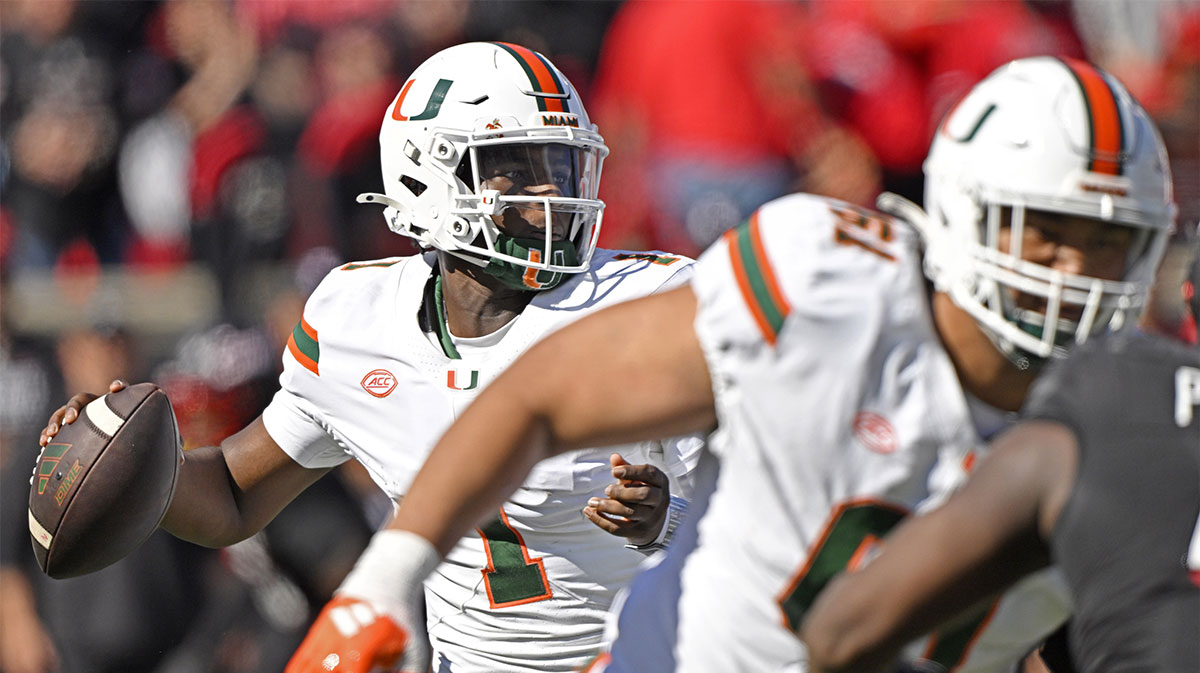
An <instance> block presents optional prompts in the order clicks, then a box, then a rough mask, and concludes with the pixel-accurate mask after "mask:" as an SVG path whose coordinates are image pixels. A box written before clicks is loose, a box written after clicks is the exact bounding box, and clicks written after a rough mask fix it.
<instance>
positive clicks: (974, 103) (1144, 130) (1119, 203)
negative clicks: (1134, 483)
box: [879, 57, 1176, 367]
mask: <svg viewBox="0 0 1200 673" xmlns="http://www.w3.org/2000/svg"><path fill="white" fill-rule="evenodd" d="M924 169H925V212H922V211H921V209H920V208H918V207H917V206H915V205H913V204H911V203H909V202H907V201H905V200H903V199H901V198H900V197H898V196H896V195H894V194H885V195H883V196H881V197H880V199H879V206H880V208H882V209H884V210H888V211H891V212H893V213H895V214H897V215H900V216H901V217H904V218H905V219H908V220H910V221H912V222H913V224H915V225H916V226H917V227H918V229H920V230H921V233H922V237H923V239H924V244H925V272H926V275H927V276H928V277H929V278H930V280H932V281H933V282H934V284H935V286H936V288H937V289H938V290H940V291H944V292H947V293H948V294H949V295H950V297H951V298H952V299H953V300H954V302H955V303H956V304H958V305H959V306H960V307H962V308H963V309H964V310H966V311H967V312H969V313H970V314H971V315H972V316H973V317H974V318H975V319H976V320H977V321H979V323H980V324H981V326H982V327H983V329H984V331H985V332H986V333H987V334H988V336H989V337H990V338H991V339H992V340H993V342H994V343H995V344H996V345H997V347H999V348H1000V350H1002V351H1004V353H1005V354H1006V355H1008V356H1009V358H1010V359H1011V360H1013V362H1015V363H1017V364H1018V366H1022V367H1027V366H1029V364H1030V357H1029V356H1031V355H1032V356H1034V358H1047V357H1049V356H1051V355H1056V354H1062V353H1063V352H1065V350H1066V348H1067V347H1069V346H1070V345H1071V343H1074V342H1082V341H1084V340H1086V339H1087V338H1088V336H1090V335H1093V334H1096V333H1097V332H1099V331H1102V330H1106V329H1117V328H1119V327H1120V326H1121V324H1122V323H1123V322H1125V321H1127V320H1129V319H1130V318H1132V317H1133V316H1134V315H1136V313H1137V312H1138V311H1139V310H1140V309H1141V307H1142V305H1143V304H1144V302H1145V298H1146V296H1147V294H1148V292H1149V288H1150V284H1151V281H1152V279H1153V275H1154V271H1155V268H1156V267H1157V266H1158V262H1159V260H1160V259H1161V257H1162V254H1163V250H1164V248H1165V246H1166V241H1167V237H1168V235H1169V233H1170V231H1171V228H1172V226H1173V223H1174V219H1175V212H1176V208H1175V204H1174V201H1173V198H1172V190H1171V175H1170V168H1169V166H1168V164H1167V155H1166V149H1165V148H1164V146H1163V142H1162V139H1161V138H1160V137H1159V134H1158V131H1157V129H1155V127H1154V124H1153V122H1151V120H1150V118H1149V117H1148V116H1147V114H1146V112H1145V110H1143V109H1142V108H1141V106H1140V105H1138V104H1137V102H1135V101H1134V100H1133V98H1132V97H1131V96H1130V95H1129V93H1128V92H1127V91H1126V90H1125V88H1124V87H1123V86H1122V85H1121V84H1120V83H1119V82H1118V81H1117V80H1116V79H1115V78H1113V77H1112V76H1111V75H1109V74H1107V73H1105V72H1102V71H1100V70H1098V69H1096V68H1095V67H1093V66H1091V65H1089V64H1087V63H1084V62H1082V61H1077V60H1071V59H1064V60H1060V59H1057V58H1050V57H1035V58H1026V59H1021V60H1017V61H1013V62H1011V63H1009V64H1007V65H1005V66H1003V67H1001V68H1000V69H998V70H996V71H995V72H993V73H992V74H991V75H989V76H988V77H987V78H986V79H984V80H983V81H982V82H980V83H979V84H977V85H976V86H975V87H974V89H972V90H971V92H970V93H968V94H967V95H966V97H965V98H963V100H962V101H960V102H959V103H958V104H957V105H956V106H955V107H954V108H953V109H952V110H951V111H950V113H949V114H947V116H946V118H945V119H944V120H943V122H942V124H941V126H940V127H939V128H938V131H937V134H936V136H935V138H934V140H933V144H932V146H931V148H930V150H929V156H928V158H927V159H926V161H925V165H924ZM1005 209H1011V215H1010V222H1011V227H1012V232H1011V237H1010V240H1012V241H1014V243H1013V248H1014V249H1012V250H1008V251H1002V250H1000V248H999V246H998V243H997V241H998V239H999V237H1000V229H1001V223H1002V217H1003V216H1004V215H1006V214H1008V213H1006V212H1005ZM1026 209H1030V210H1037V211H1044V212H1048V213H1062V214H1069V215H1075V216H1083V217H1087V218H1092V219H1095V220H1098V221H1099V222H1098V225H1097V226H1108V225H1107V224H1106V223H1111V224H1112V225H1114V226H1127V227H1132V228H1134V230H1135V232H1136V234H1135V235H1134V236H1133V237H1132V240H1133V243H1132V244H1131V245H1130V247H1129V251H1128V255H1127V257H1126V263H1125V274H1124V277H1123V278H1121V279H1119V280H1106V279H1101V278H1096V277H1091V276H1085V275H1080V274H1074V273H1063V272H1061V271H1058V270H1055V269H1052V268H1050V267H1048V266H1044V265H1042V264H1035V263H1032V262H1029V261H1026V260H1022V259H1021V251H1020V244H1021V240H1022V236H1023V234H1024V231H1023V225H1024V222H1025V212H1026ZM1020 294H1025V295H1028V296H1032V297H1037V298H1039V299H1040V300H1041V302H1044V306H1045V308H1044V310H1037V311H1032V310H1029V309H1022V308H1020V307H1019V306H1018V305H1017V297H1018V295H1020ZM1041 302H1039V303H1041Z"/></svg>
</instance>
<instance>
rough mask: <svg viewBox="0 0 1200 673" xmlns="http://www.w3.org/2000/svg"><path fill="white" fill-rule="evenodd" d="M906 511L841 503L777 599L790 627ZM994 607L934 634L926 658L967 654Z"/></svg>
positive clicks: (947, 660)
mask: <svg viewBox="0 0 1200 673" xmlns="http://www.w3.org/2000/svg"><path fill="white" fill-rule="evenodd" d="M906 515H907V512H905V511H904V510H903V509H902V508H899V507H895V506H892V505H887V504H884V503H881V502H876V501H871V500H851V501H849V502H846V503H842V504H841V505H839V506H838V507H837V509H836V510H834V512H833V515H832V516H831V517H830V518H829V523H828V524H826V526H825V532H824V533H822V534H821V537H820V539H818V540H817V543H816V545H815V546H814V547H813V549H812V550H810V552H809V555H808V561H807V562H806V563H805V565H804V567H803V568H802V569H801V570H800V572H799V574H798V575H797V576H796V578H795V580H793V582H792V584H791V586H790V587H789V588H788V590H787V591H785V592H784V593H783V596H782V597H781V598H780V599H779V607H780V609H782V610H783V615H784V619H785V621H786V623H787V625H788V627H789V628H791V630H792V631H793V632H795V631H796V630H797V629H798V628H799V627H800V622H801V621H802V620H803V619H804V615H805V613H806V612H808V609H809V608H810V607H812V604H813V601H815V600H816V598H817V594H819V593H820V592H821V590H822V589H824V588H825V585H826V584H828V583H829V581H830V580H832V579H833V578H834V576H836V575H837V574H838V573H839V572H841V571H842V570H845V569H855V568H858V567H861V566H862V564H863V563H864V562H865V561H866V557H867V556H868V555H869V554H870V552H871V550H872V548H874V547H875V545H876V543H877V542H878V541H879V540H880V538H882V537H883V536H885V535H886V534H887V533H888V531H890V530H891V529H892V528H894V527H895V526H896V524H898V523H900V520H901V519H903V518H904V517H905V516H906ZM991 611H992V608H991V606H988V607H987V608H985V609H982V610H980V612H979V614H977V615H975V616H973V617H972V618H971V619H968V620H964V621H962V622H959V623H958V624H956V625H955V627H954V628H951V629H945V630H943V631H940V632H938V633H935V634H934V635H933V636H932V638H931V640H930V642H929V646H928V648H927V649H926V651H925V654H924V655H923V656H924V658H925V659H928V660H930V661H934V662H937V663H938V664H940V665H941V666H942V667H943V668H944V669H945V670H952V669H953V668H954V667H955V666H957V665H958V664H960V663H961V662H962V660H963V658H964V657H965V656H966V653H967V649H968V648H969V647H970V645H971V643H972V642H973V641H974V639H975V635H976V634H977V633H978V632H979V631H982V630H983V627H984V625H986V623H987V620H988V617H989V616H990V615H991Z"/></svg>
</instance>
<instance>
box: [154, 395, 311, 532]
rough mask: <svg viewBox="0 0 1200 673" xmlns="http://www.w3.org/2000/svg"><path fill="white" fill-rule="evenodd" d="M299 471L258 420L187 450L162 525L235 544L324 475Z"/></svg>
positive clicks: (255, 530) (260, 528) (297, 465)
mask: <svg viewBox="0 0 1200 673" xmlns="http://www.w3.org/2000/svg"><path fill="white" fill-rule="evenodd" d="M328 471H329V470H328V469H319V470H314V469H309V468H305V467H301V466H300V464H299V463H297V462H296V461H294V460H292V458H291V456H289V455H287V454H286V453H284V451H283V449H281V448H279V445H278V444H276V443H275V440H273V439H271V435H270V434H268V433H267V429H266V427H265V426H264V425H263V421H262V417H261V416H259V417H258V418H256V419H254V421H252V422H251V423H250V424H249V425H247V426H246V427H245V428H243V429H242V430H241V431H240V432H238V433H236V434H234V435H232V436H230V437H228V438H226V439H225V441H223V442H221V445H220V446H205V447H200V448H196V449H192V450H190V451H187V452H186V453H185V454H184V461H183V467H182V468H180V471H179V483H178V484H177V485H176V486H175V496H174V498H173V499H172V500H171V507H170V508H169V509H168V510H167V515H166V517H165V518H164V519H163V523H162V527H163V528H164V529H165V530H167V531H168V532H170V533H171V534H173V535H175V536H177V537H179V538H182V539H184V540H188V541H190V542H195V543H196V544H201V545H205V546H209V547H224V546H227V545H231V544H234V543H236V542H240V541H242V540H244V539H246V538H248V537H250V536H251V535H254V534H255V533H257V532H258V531H260V530H262V529H263V527H264V526H266V525H267V524H268V523H270V522H271V520H272V519H274V518H275V515H277V514H279V511H280V510H282V509H283V508H284V507H285V506H286V505H287V504H288V503H290V502H291V501H292V500H294V499H295V498H296V496H298V495H300V493H301V492H302V491H303V490H304V489H306V488H308V487H309V486H311V485H312V484H313V482H315V481H316V480H317V479H320V478H321V477H322V476H324V475H325V473H326V472H328Z"/></svg>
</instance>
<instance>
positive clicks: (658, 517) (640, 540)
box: [583, 453, 671, 546]
mask: <svg viewBox="0 0 1200 673" xmlns="http://www.w3.org/2000/svg"><path fill="white" fill-rule="evenodd" d="M608 461H609V463H610V464H611V465H612V475H613V478H614V479H616V480H617V483H615V484H609V485H608V486H607V487H606V488H605V489H604V495H606V496H607V497H605V498H592V499H591V500H589V501H588V505H587V507H584V508H583V515H584V516H586V517H587V518H588V520H590V521H591V522H592V523H594V524H596V525H597V526H599V527H600V528H602V529H604V530H606V531H608V532H609V533H612V534H613V535H616V536H619V537H623V538H625V539H627V540H628V541H629V544H632V545H637V546H643V545H647V544H650V543H651V542H654V541H655V540H656V539H658V536H659V533H660V532H661V531H662V529H663V525H664V523H665V522H666V519H667V512H668V508H669V505H670V503H671V493H670V490H669V486H670V480H669V479H668V477H667V475H666V474H665V473H664V472H663V471H662V470H660V469H658V468H657V467H655V466H653V465H650V464H644V465H630V464H629V463H627V462H626V461H625V459H624V458H622V457H621V455H620V454H617V453H614V454H612V455H611V456H609V458H608Z"/></svg>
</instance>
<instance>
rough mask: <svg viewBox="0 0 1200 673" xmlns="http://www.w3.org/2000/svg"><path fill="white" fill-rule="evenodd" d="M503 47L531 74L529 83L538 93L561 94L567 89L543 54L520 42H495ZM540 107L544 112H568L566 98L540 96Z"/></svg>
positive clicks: (527, 73)
mask: <svg viewBox="0 0 1200 673" xmlns="http://www.w3.org/2000/svg"><path fill="white" fill-rule="evenodd" d="M494 44H496V45H497V46H499V47H501V48H502V49H504V50H505V51H507V52H508V53H509V54H511V55H512V56H513V58H515V59H517V62H518V63H520V64H521V67H522V68H523V69H524V70H525V74H526V75H528V76H529V83H530V84H532V85H533V90H534V91H536V92H538V93H544V94H554V95H561V94H565V93H566V91H565V90H564V89H563V85H562V82H560V81H559V80H558V75H556V74H555V73H554V70H553V69H552V68H551V67H550V64H549V63H547V62H546V60H545V59H544V58H543V57H542V55H541V54H539V53H537V52H536V51H533V50H532V49H527V48H525V47H522V46H521V45H519V44H510V43H508V42H496V43H494ZM537 99H538V109H539V110H541V111H543V112H567V107H566V99H565V98H549V97H546V96H538V97H537Z"/></svg>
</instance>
